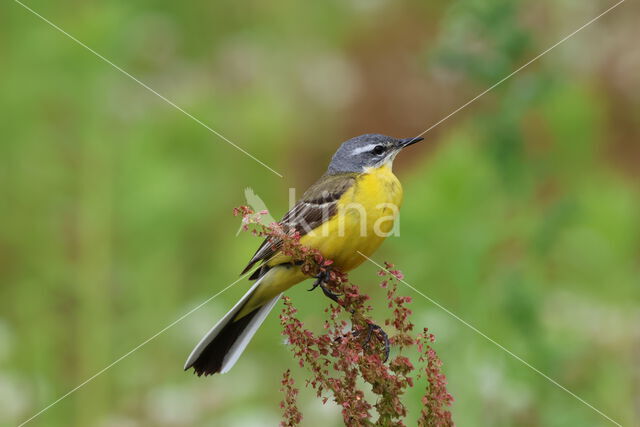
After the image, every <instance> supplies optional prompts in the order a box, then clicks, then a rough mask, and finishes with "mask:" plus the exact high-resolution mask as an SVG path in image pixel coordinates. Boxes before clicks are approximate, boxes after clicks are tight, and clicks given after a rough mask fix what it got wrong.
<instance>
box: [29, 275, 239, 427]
mask: <svg viewBox="0 0 640 427" xmlns="http://www.w3.org/2000/svg"><path fill="white" fill-rule="evenodd" d="M250 273H251V272H249V273H246V274H244V275H242V276H240V277H239V278H238V279H237V280H235V281H234V282H233V283H231V284H229V285H227V287H225V288H224V289H223V290H221V291H220V292H218V293H217V294H215V295H213V296H211V297H209V298H207V299H206V300H204V301H203V302H201V303H200V304H198V305H197V306H195V307H194V308H192V309H191V310H189V311H188V312H186V313H185V314H183V315H182V316H180V317H178V318H177V319H176V320H174V321H173V322H171V323H170V324H168V325H167V326H165V327H164V328H163V329H161V330H160V331H158V332H156V333H155V334H153V335H152V336H150V337H149V338H147V339H146V340H144V341H143V342H142V343H140V344H138V345H137V346H135V347H134V348H132V349H131V350H129V351H128V352H127V353H125V354H123V355H122V356H120V357H118V358H117V359H116V360H114V361H113V362H111V363H110V364H109V365H107V366H105V367H104V368H102V369H101V370H99V371H98V372H96V373H95V374H93V375H92V376H90V377H89V378H87V379H86V380H84V381H83V382H81V383H80V384H78V385H77V386H75V387H74V388H72V389H71V390H69V391H68V392H66V393H65V394H63V395H62V396H60V397H59V398H58V399H56V400H54V401H53V402H51V403H50V404H49V405H47V406H45V407H44V408H42V409H41V410H40V411H38V412H37V413H35V414H34V415H32V416H31V417H30V418H29V419H27V420H25V421H23V422H22V423H20V425H18V427H22V426H24V425H25V424H27V423H29V422H31V421H32V420H33V419H34V418H36V417H38V416H40V415H42V414H43V413H44V412H46V411H48V410H49V409H51V408H52V407H53V406H55V405H56V404H58V403H60V402H61V401H62V400H64V399H66V398H67V397H69V396H70V395H72V394H73V393H75V392H76V391H78V390H79V389H81V388H82V387H84V386H85V385H87V384H89V383H90V382H91V381H93V380H95V379H96V378H97V377H99V376H100V375H102V374H103V373H105V372H106V371H107V370H109V369H110V368H112V367H113V366H115V365H116V364H118V363H120V362H121V361H122V360H124V359H126V358H127V357H129V356H130V355H132V354H133V353H135V352H136V351H138V350H139V349H140V348H142V347H143V346H145V345H146V344H148V343H149V342H151V341H153V340H154V339H156V338H157V337H159V336H160V335H162V334H163V333H165V332H166V331H167V330H168V329H170V328H172V327H173V326H175V325H177V324H178V323H180V322H181V321H182V320H184V319H185V318H186V317H188V316H190V315H191V314H193V313H194V312H196V311H198V310H199V309H200V308H202V307H203V306H204V305H205V304H207V303H208V302H209V301H211V300H213V299H214V298H216V297H217V296H219V295H221V294H222V293H224V292H225V291H227V290H228V289H229V288H231V287H232V286H233V285H235V284H236V283H238V282H239V281H241V280H242V279H244V278H245V277H247V276H248V275H249V274H250Z"/></svg>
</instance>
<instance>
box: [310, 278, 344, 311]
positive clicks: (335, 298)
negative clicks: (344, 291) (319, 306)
mask: <svg viewBox="0 0 640 427" xmlns="http://www.w3.org/2000/svg"><path fill="white" fill-rule="evenodd" d="M315 277H316V281H315V282H314V283H313V285H312V286H311V289H309V291H312V290H314V289H315V288H317V287H318V286H320V289H322V293H323V294H325V296H326V297H328V298H331V299H332V300H333V301H334V302H336V303H337V304H340V301H339V300H338V295H337V294H335V293H333V292H331V291H330V290H329V288H327V283H328V282H329V280H330V278H331V272H330V271H329V270H324V271H321V272H320V273H319V274H318V275H317V276H315Z"/></svg>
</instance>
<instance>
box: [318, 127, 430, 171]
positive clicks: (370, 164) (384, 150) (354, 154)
mask: <svg viewBox="0 0 640 427" xmlns="http://www.w3.org/2000/svg"><path fill="white" fill-rule="evenodd" d="M423 139H424V138H421V137H414V138H405V139H398V138H392V137H390V136H386V135H380V134H375V133H370V134H366V135H360V136H356V137H355V138H351V139H350V140H348V141H346V142H343V143H342V145H341V146H340V148H338V151H336V153H335V154H334V155H333V158H332V159H331V163H330V164H329V168H328V169H327V173H329V174H336V173H344V172H357V173H360V172H365V171H366V170H367V169H371V168H379V167H381V166H389V167H391V164H392V163H393V159H395V157H396V155H397V154H398V153H399V152H400V150H402V149H403V148H405V147H408V146H409V145H412V144H415V143H416V142H420V141H422V140H423Z"/></svg>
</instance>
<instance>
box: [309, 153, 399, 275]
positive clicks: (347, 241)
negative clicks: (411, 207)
mask: <svg viewBox="0 0 640 427" xmlns="http://www.w3.org/2000/svg"><path fill="white" fill-rule="evenodd" d="M401 203H402V186H401V185H400V181H398V178H396V176H395V175H394V174H393V172H392V171H391V168H390V167H388V166H386V165H385V166H382V167H380V168H376V169H370V170H368V171H367V172H366V173H364V174H362V175H361V176H360V177H358V179H357V180H356V183H355V184H354V185H353V187H351V188H350V189H349V190H347V191H346V192H345V194H344V195H343V196H342V197H341V198H340V200H339V201H338V211H337V213H336V215H334V216H333V217H332V218H331V219H330V220H329V221H327V222H326V223H325V224H323V225H321V226H319V227H317V228H316V229H314V230H312V231H311V232H309V233H308V234H307V235H305V236H304V237H303V238H302V239H301V243H302V244H303V245H305V246H308V247H313V248H317V249H318V250H319V251H320V252H321V253H322V254H323V255H324V256H325V257H326V258H329V259H332V260H333V261H334V265H335V267H336V268H338V269H340V270H342V271H349V270H351V269H353V268H355V267H357V266H358V265H360V264H361V263H362V262H363V261H364V260H365V258H364V257H363V256H362V255H360V254H359V253H358V252H362V253H363V254H365V255H367V256H369V255H371V254H372V253H373V252H375V250H376V249H378V247H379V246H380V244H381V243H382V242H383V241H384V239H385V238H386V237H387V236H389V235H390V234H392V233H393V231H394V229H393V227H394V222H395V219H396V217H397V215H398V213H399V209H400V204H401Z"/></svg>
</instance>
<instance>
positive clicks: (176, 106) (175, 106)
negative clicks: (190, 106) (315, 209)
mask: <svg viewBox="0 0 640 427" xmlns="http://www.w3.org/2000/svg"><path fill="white" fill-rule="evenodd" d="M13 1H14V2H16V3H18V4H19V5H20V6H22V7H23V8H25V9H26V10H28V11H29V12H31V13H32V14H34V15H35V16H37V17H38V18H40V19H41V20H43V21H44V22H46V23H47V24H49V25H50V26H52V27H53V28H55V29H56V30H58V31H59V32H61V33H62V34H64V35H65V36H67V37H69V38H70V39H71V40H73V41H74V42H76V43H77V44H79V45H80V46H82V47H83V48H85V49H86V50H88V51H89V52H91V53H93V54H94V55H95V56H97V57H98V58H100V59H102V60H103V61H104V62H106V63H107V64H109V65H111V66H112V67H113V68H115V69H116V70H118V71H120V72H121V73H122V74H124V75H125V76H127V77H129V78H130V79H131V80H133V81H135V82H136V83H138V84H139V85H140V86H142V87H143V88H145V89H147V90H148V91H149V92H151V93H153V94H154V95H156V96H158V97H159V98H160V99H162V100H163V101H165V102H166V103H167V104H169V105H171V106H172V107H173V108H175V109H176V110H178V111H180V112H181V113H183V114H184V115H186V116H187V117H189V118H190V119H192V120H193V121H195V122H196V123H198V124H199V125H200V126H202V127H204V128H205V129H207V130H209V131H210V132H212V133H213V134H215V135H216V136H218V137H219V138H221V139H223V140H224V141H226V142H228V143H229V144H231V145H232V146H233V147H235V148H236V149H237V150H239V151H241V152H242V153H244V154H245V155H247V156H249V157H251V158H252V159H253V160H255V161H256V162H258V163H260V164H261V165H262V166H264V167H265V168H267V169H269V170H270V171H271V172H273V173H274V174H276V175H278V176H279V177H280V178H283V176H282V174H280V173H278V172H276V171H275V170H274V169H272V168H271V167H269V166H268V165H267V164H265V163H264V162H262V161H261V160H259V159H258V158H256V157H255V156H254V155H253V154H251V153H249V152H248V151H247V150H245V149H244V148H242V147H240V146H239V145H237V144H236V143H234V142H233V141H231V140H230V139H229V138H227V137H226V136H224V135H223V134H221V133H220V132H218V131H216V130H215V129H213V128H212V127H211V126H209V125H207V124H206V123H204V122H203V121H202V120H200V119H198V118H197V117H195V116H194V115H192V114H191V113H189V112H187V111H186V110H185V109H183V108H182V107H180V106H179V105H178V104H176V103H175V102H173V101H171V100H170V99H169V98H167V97H166V96H164V95H162V94H160V93H158V92H157V91H156V90H154V89H153V88H151V87H150V86H149V85H147V84H146V83H144V82H142V81H140V80H139V79H137V78H136V77H134V76H133V75H131V74H130V73H128V72H127V71H125V70H124V69H122V68H121V67H120V66H118V65H116V64H114V63H113V62H112V61H110V60H109V59H107V58H105V57H104V56H102V55H101V54H99V53H98V52H96V51H95V50H93V49H92V48H90V47H89V46H87V45H86V44H84V43H83V42H81V41H80V40H78V39H77V38H75V37H74V36H72V35H71V34H69V33H67V32H66V31H65V30H63V29H62V28H60V27H59V26H57V25H56V24H54V23H53V22H51V21H50V20H48V19H47V18H45V17H44V16H42V15H40V14H39V13H38V12H36V11H35V10H33V9H31V8H30V7H29V6H27V5H26V4H24V3H22V2H21V1H20V0H13Z"/></svg>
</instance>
